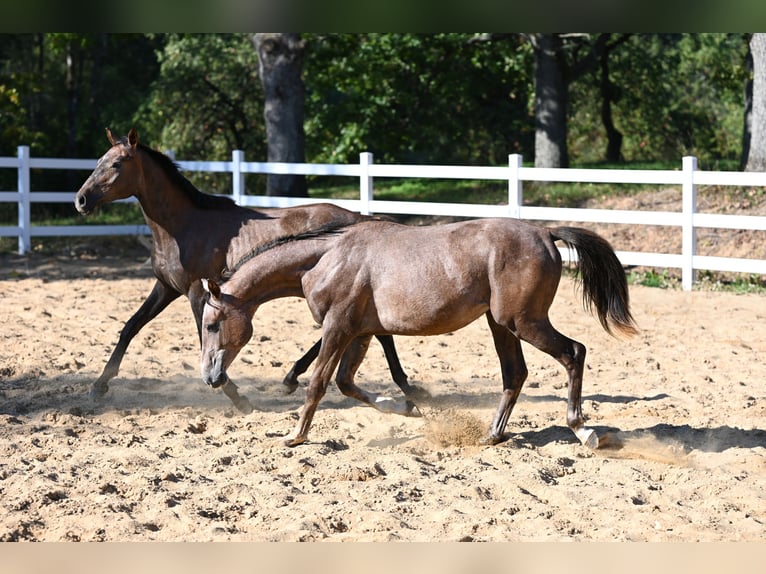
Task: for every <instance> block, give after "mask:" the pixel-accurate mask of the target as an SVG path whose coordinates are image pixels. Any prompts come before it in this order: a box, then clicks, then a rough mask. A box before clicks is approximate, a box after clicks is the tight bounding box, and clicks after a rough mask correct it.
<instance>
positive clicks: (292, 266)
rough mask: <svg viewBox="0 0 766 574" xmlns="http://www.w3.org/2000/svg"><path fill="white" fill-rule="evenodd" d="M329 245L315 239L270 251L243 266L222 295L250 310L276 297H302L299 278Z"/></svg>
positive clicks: (327, 241)
mask: <svg viewBox="0 0 766 574" xmlns="http://www.w3.org/2000/svg"><path fill="white" fill-rule="evenodd" d="M331 244H332V240H331V239H329V238H319V239H301V240H296V241H293V242H289V243H285V244H282V245H279V246H277V247H273V248H271V249H269V250H268V251H265V252H263V253H260V254H258V255H256V256H255V257H253V259H251V260H250V261H247V262H246V263H244V264H243V265H242V267H240V268H239V269H238V270H237V271H236V272H235V273H234V275H232V277H231V278H230V279H229V281H228V282H227V283H226V284H225V291H226V292H227V293H228V294H230V295H232V296H234V297H236V298H237V299H239V300H240V301H242V302H243V303H244V304H246V305H247V306H248V307H250V308H254V307H255V306H257V305H261V304H262V303H265V302H267V301H271V300H272V299H278V298H280V297H302V296H303V289H302V281H301V280H302V279H303V275H304V274H305V273H307V272H308V271H310V270H311V269H312V268H313V267H314V266H315V265H316V264H317V263H318V262H319V260H320V259H321V258H322V256H323V255H324V254H325V253H326V252H327V250H328V249H329V247H330V245H331Z"/></svg>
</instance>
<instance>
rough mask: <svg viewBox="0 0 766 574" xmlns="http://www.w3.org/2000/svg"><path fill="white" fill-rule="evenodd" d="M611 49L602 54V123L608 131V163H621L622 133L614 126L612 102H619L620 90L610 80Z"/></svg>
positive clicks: (606, 49)
mask: <svg viewBox="0 0 766 574" xmlns="http://www.w3.org/2000/svg"><path fill="white" fill-rule="evenodd" d="M610 53H611V49H608V48H604V49H603V50H601V53H600V60H601V61H600V65H601V81H600V90H601V123H603V124H604V129H605V130H606V140H607V144H606V161H608V162H610V163H620V162H622V161H623V160H624V158H623V157H622V133H621V132H620V130H618V129H617V128H616V127H615V125H614V118H613V117H612V102H616V101H618V100H619V95H620V89H619V88H618V87H617V86H615V85H614V84H613V83H612V81H611V80H610V79H609V54H610Z"/></svg>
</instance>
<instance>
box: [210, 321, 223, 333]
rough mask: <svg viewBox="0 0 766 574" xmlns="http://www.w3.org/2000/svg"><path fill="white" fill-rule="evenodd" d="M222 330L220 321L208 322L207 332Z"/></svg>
mask: <svg viewBox="0 0 766 574" xmlns="http://www.w3.org/2000/svg"><path fill="white" fill-rule="evenodd" d="M220 330H221V324H220V323H208V325H207V332H208V333H217V332H218V331H220Z"/></svg>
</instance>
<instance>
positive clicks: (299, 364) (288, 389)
mask: <svg viewBox="0 0 766 574" xmlns="http://www.w3.org/2000/svg"><path fill="white" fill-rule="evenodd" d="M321 346H322V339H319V340H318V341H317V342H316V343H314V345H313V346H312V347H311V348H310V349H309V350H308V352H307V353H306V354H305V355H303V356H302V357H301V358H300V359H298V360H297V361H295V364H294V365H293V368H292V369H290V372H288V373H287V374H286V375H285V378H284V379H283V380H282V384H283V385H284V389H283V390H284V392H285V394H286V395H289V394H291V393H294V392H295V389H297V388H298V377H300V376H301V375H302V374H303V373H305V372H306V371H307V370H308V368H309V367H310V366H311V363H313V362H314V360H315V359H316V358H317V355H319V349H320V348H321Z"/></svg>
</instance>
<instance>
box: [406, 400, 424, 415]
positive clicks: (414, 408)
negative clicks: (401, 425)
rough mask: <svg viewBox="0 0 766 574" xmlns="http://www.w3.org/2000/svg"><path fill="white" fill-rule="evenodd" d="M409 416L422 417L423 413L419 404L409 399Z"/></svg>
mask: <svg viewBox="0 0 766 574" xmlns="http://www.w3.org/2000/svg"><path fill="white" fill-rule="evenodd" d="M407 416H408V417H422V416H423V413H421V412H420V409H419V408H418V405H416V404H415V403H413V402H412V401H407Z"/></svg>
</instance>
